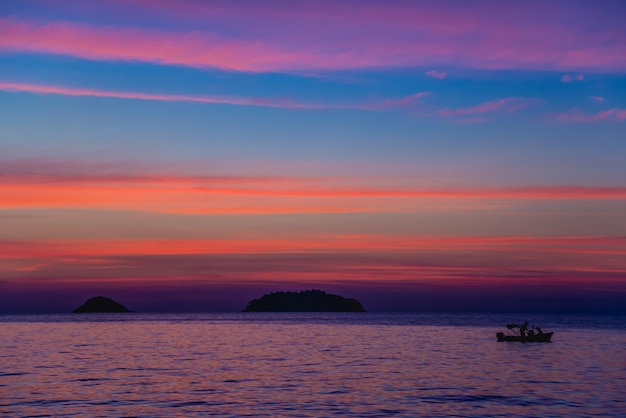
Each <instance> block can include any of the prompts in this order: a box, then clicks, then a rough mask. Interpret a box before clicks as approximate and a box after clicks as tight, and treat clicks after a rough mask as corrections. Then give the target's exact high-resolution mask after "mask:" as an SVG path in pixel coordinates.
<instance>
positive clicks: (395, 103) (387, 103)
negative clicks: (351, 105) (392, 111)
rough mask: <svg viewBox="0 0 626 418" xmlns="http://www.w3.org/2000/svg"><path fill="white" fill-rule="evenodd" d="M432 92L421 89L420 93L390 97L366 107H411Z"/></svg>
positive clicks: (373, 108)
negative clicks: (397, 97) (398, 97)
mask: <svg viewBox="0 0 626 418" xmlns="http://www.w3.org/2000/svg"><path fill="white" fill-rule="evenodd" d="M429 94H430V93H429V92H427V91H421V92H419V93H415V94H411V95H410V96H406V97H402V98H400V99H388V100H383V101H381V102H379V103H373V104H371V105H365V106H364V107H365V108H366V109H372V110H375V109H385V108H389V107H409V106H411V105H413V104H415V103H416V102H417V101H418V100H419V99H421V98H423V97H427V96H428V95H429Z"/></svg>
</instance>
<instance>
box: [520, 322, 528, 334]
mask: <svg viewBox="0 0 626 418" xmlns="http://www.w3.org/2000/svg"><path fill="white" fill-rule="evenodd" d="M527 329H528V321H526V322H524V323H523V324H522V326H521V327H519V335H521V336H522V337H525V336H526V330H527Z"/></svg>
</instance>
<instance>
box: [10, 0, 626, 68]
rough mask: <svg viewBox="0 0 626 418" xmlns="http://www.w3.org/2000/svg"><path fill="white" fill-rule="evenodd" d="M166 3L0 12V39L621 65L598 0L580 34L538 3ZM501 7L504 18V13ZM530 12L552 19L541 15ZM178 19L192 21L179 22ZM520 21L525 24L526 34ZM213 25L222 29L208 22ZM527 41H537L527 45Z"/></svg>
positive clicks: (293, 61) (63, 50)
mask: <svg viewBox="0 0 626 418" xmlns="http://www.w3.org/2000/svg"><path fill="white" fill-rule="evenodd" d="M165 4H168V6H166V7H163V4H161V3H159V4H157V2H142V3H141V8H142V9H139V10H144V13H143V16H146V15H150V16H158V13H159V12H161V13H163V15H164V16H165V15H166V16H167V17H168V18H169V20H170V21H173V22H174V23H178V24H174V25H172V27H170V28H165V29H148V28H146V27H130V26H115V25H106V26H105V25H100V26H98V25H94V24H87V23H75V22H69V21H52V22H47V23H41V22H38V21H32V20H23V19H19V18H17V17H4V18H0V28H1V29H0V35H1V36H0V50H4V51H6V52H27V53H42V54H60V55H68V56H74V57H79V58H83V59H89V60H106V61H127V62H136V61H139V62H149V63H153V64H157V65H181V66H189V67H196V68H219V69H222V70H236V71H247V72H268V71H272V72H292V71H307V70H348V69H360V68H379V67H388V68H389V67H391V68H398V67H416V66H435V65H454V66H460V67H466V68H481V69H530V70H533V69H534V70H537V69H540V70H545V69H561V70H570V69H571V70H573V71H575V70H578V69H582V68H588V69H592V70H595V71H606V70H612V71H623V70H624V69H626V57H624V54H623V53H622V52H623V45H622V43H621V42H620V40H621V39H622V38H623V34H624V29H623V27H622V26H619V25H616V24H615V22H614V19H613V16H612V15H611V14H610V12H609V11H605V10H603V9H602V8H597V9H596V10H592V11H591V12H593V13H595V14H596V15H597V16H595V18H596V20H595V21H596V22H597V26H598V27H601V28H602V29H601V30H596V31H594V32H593V33H592V35H593V36H590V34H589V33H588V31H587V30H586V29H585V28H584V27H582V26H580V25H576V26H574V25H572V24H571V21H572V19H568V16H564V17H563V18H562V19H559V18H558V16H561V14H562V11H560V13H556V12H557V11H559V10H558V8H557V7H556V6H552V5H551V4H548V3H541V6H540V7H536V8H535V9H536V10H533V8H528V7H522V6H519V7H517V6H515V5H510V4H507V5H506V6H504V5H503V6H499V5H494V4H491V3H490V4H487V3H485V4H483V5H476V6H474V7H472V8H471V9H466V8H452V9H451V8H450V7H448V6H446V5H445V4H444V3H441V5H440V4H439V3H437V2H434V3H432V4H427V5H423V4H421V3H419V4H418V3H415V4H413V3H412V2H408V3H404V2H402V3H392V4H389V3H385V4H382V3H381V4H376V3H370V4H364V3H362V2H358V4H352V5H350V2H346V3H345V4H342V5H341V6H337V5H336V4H335V3H331V2H312V3H311V4H307V5H303V6H302V7H298V8H295V7H262V6H261V5H257V4H256V3H254V2H253V3H248V4H247V6H246V7H237V6H236V5H234V4H228V3H224V4H222V5H221V6H219V7H213V6H211V5H207V6H201V5H198V4H193V5H190V4H189V3H181V4H180V5H179V4H178V3H176V4H175V3H165ZM350 6H352V7H350ZM120 7H121V8H122V9H124V7H125V6H120ZM129 7H130V6H129ZM192 8H194V9H193V12H192ZM552 8H555V9H557V10H550V9H552ZM134 10H135V11H136V10H137V9H134ZM185 10H187V11H186V12H185ZM505 12H506V13H507V15H508V16H514V17H513V18H511V19H507V20H506V22H503V21H502V19H501V14H502V13H505ZM536 13H539V14H541V15H551V16H557V18H555V19H550V21H549V22H543V21H542V20H537V17H536ZM589 13H590V10H589V9H588V8H584V7H579V8H576V7H571V8H569V10H568V14H574V16H576V14H580V15H581V16H582V15H585V16H586V15H588V14H589ZM258 16H263V19H259V18H258ZM570 17H571V16H570ZM189 20H193V22H194V24H193V25H190V26H191V27H193V28H194V30H193V31H181V29H180V28H182V27H187V26H185V23H186V22H188V21H189ZM372 20H375V22H376V26H375V29H376V30H373V28H372V25H371V22H372ZM531 23H532V25H533V28H534V29H533V31H532V33H529V31H528V29H527V28H528V27H529V25H530V24H531ZM224 25H227V26H228V28H229V30H228V31H227V32H226V31H224V32H220V33H217V32H215V28H217V27H223V26H224ZM173 28H177V29H173ZM565 39H566V40H567V42H564V40H565ZM529 44H532V45H536V46H537V48H528V45H529ZM437 74H442V73H437ZM568 77H576V76H568Z"/></svg>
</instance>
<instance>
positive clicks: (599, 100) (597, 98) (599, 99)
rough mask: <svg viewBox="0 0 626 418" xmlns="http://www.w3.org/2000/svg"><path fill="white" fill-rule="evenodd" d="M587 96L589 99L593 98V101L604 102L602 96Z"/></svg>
mask: <svg viewBox="0 0 626 418" xmlns="http://www.w3.org/2000/svg"><path fill="white" fill-rule="evenodd" d="M589 98H590V99H591V100H593V101H594V102H598V103H603V102H604V97H600V96H589Z"/></svg>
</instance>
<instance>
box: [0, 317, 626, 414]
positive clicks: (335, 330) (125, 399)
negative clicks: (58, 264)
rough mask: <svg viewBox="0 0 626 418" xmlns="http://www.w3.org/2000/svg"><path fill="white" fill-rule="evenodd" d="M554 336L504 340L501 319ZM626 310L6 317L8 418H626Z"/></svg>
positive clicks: (1, 352) (1, 321)
mask: <svg viewBox="0 0 626 418" xmlns="http://www.w3.org/2000/svg"><path fill="white" fill-rule="evenodd" d="M516 319H518V320H520V321H521V320H526V319H528V320H529V321H530V322H531V324H532V323H535V324H537V325H541V326H542V327H543V328H544V330H546V331H547V330H550V331H555V335H554V338H553V340H554V342H553V343H550V344H522V343H498V342H496V340H495V333H496V332H497V331H500V330H501V328H500V325H501V324H505V323H508V322H512V320H516ZM625 388H626V318H607V317H576V316H570V317H556V316H546V317H539V316H537V317H528V316H527V317H524V318H512V317H508V316H500V317H494V316H485V315H469V316H463V315H418V314H415V315H398V314H390V315H387V314H203V315H156V314H154V315H139V314H131V315H124V314H121V315H120V314H117V315H99V314H95V315H80V316H76V315H53V316H28V315H22V316H0V413H2V414H3V415H6V416H54V417H57V416H59V417H60V416H89V417H97V416H101V417H110V416H146V417H153V416H211V415H217V416H272V417H273V416H294V417H306V416H315V417H318V416H341V415H343V416H359V417H364V416H430V417H434V416H481V417H483V416H524V417H526V416H545V417H552V416H564V417H575V416H580V417H588V416H615V417H617V416H626V401H625V398H626V396H625V395H624V393H625V392H626V389H625Z"/></svg>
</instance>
